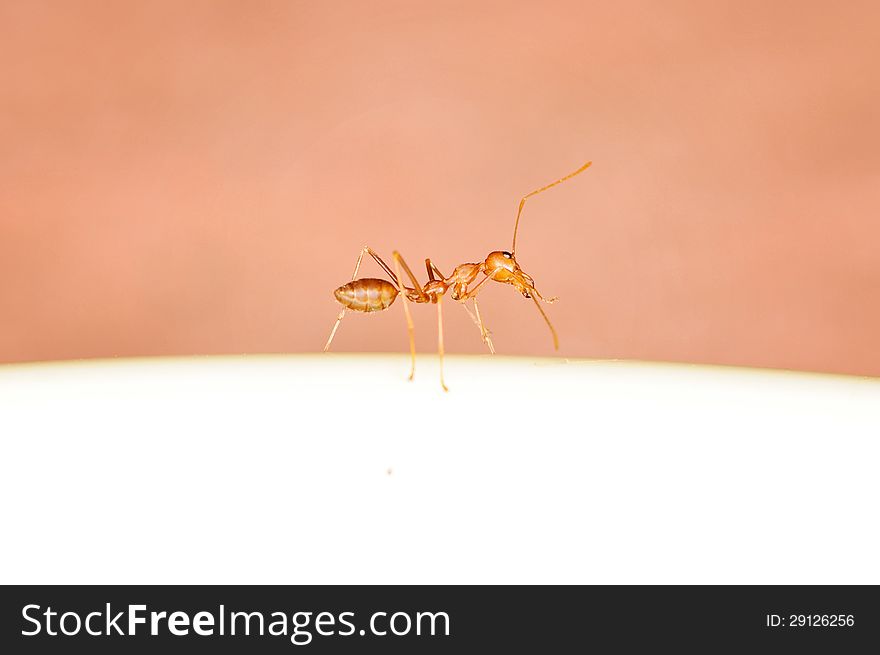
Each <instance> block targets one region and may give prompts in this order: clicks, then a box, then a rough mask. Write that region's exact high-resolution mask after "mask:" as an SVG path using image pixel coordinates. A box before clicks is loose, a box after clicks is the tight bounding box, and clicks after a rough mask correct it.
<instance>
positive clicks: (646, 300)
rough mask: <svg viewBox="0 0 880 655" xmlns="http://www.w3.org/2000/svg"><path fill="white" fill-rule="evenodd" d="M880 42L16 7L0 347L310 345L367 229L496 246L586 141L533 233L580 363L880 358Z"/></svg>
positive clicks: (723, 6) (587, 7)
mask: <svg viewBox="0 0 880 655" xmlns="http://www.w3.org/2000/svg"><path fill="white" fill-rule="evenodd" d="M878 62H880V4H877V3H874V2H844V3H827V2H772V3H767V2H758V1H746V2H737V3H704V2H697V1H687V2H686V1H679V2H653V1H649V0H645V1H633V2H626V1H624V2H614V3H607V2H603V3H600V2H552V1H547V0H544V1H541V2H435V3H428V2H387V1H383V2H365V1H364V2H336V3H318V2H244V1H240V2H228V1H227V2H219V1H210V2H208V1H204V2H185V3H180V2H170V1H161V2H150V3H137V2H111V1H93V2H84V1H77V2H36V1H33V0H30V1H13V0H5V1H4V2H2V3H0V83H2V96H0V98H2V102H0V147H2V156H0V316H2V324H0V361H5V362H13V361H27V360H47V359H61V358H78V357H99V356H100V357H103V356H121V355H158V354H194V353H204V354H208V353H243V352H247V353H256V352H318V351H320V349H321V347H322V346H323V344H324V341H325V339H326V337H327V335H328V333H329V330H330V327H331V326H332V323H333V320H334V319H335V316H336V313H337V311H338V306H337V305H336V304H335V301H334V300H333V297H332V291H333V289H334V288H335V287H337V286H339V285H341V284H343V283H345V282H347V281H348V279H349V277H350V275H351V270H352V267H353V265H354V260H355V258H356V256H357V253H358V251H359V249H360V248H361V246H363V245H364V244H368V245H370V246H372V247H373V248H374V249H376V250H378V251H379V252H380V253H381V254H382V255H383V256H386V257H387V258H389V261H390V255H391V251H392V250H393V249H395V248H396V249H398V250H400V251H401V252H402V253H403V255H404V256H405V257H406V258H407V259H408V261H409V263H410V265H411V266H412V267H413V269H414V270H415V271H416V272H417V273H418V274H419V275H420V276H424V265H423V260H424V258H425V257H431V258H432V259H433V260H434V261H435V263H437V265H438V266H439V267H440V268H441V269H442V270H444V272H449V271H451V269H452V268H453V267H454V266H455V265H456V264H459V263H463V262H473V261H480V260H481V259H482V258H484V257H485V255H486V254H487V253H488V252H489V251H490V250H495V249H509V247H510V239H511V232H512V228H513V218H514V213H515V209H516V204H517V202H518V200H519V198H520V196H522V195H523V194H524V193H526V192H528V191H531V190H532V189H534V188H536V187H538V186H540V185H542V184H545V183H546V182H549V181H551V180H553V179H555V178H556V177H559V176H560V175H563V174H565V173H567V172H569V171H570V170H573V169H574V168H576V167H577V166H578V165H580V164H581V163H583V162H584V161H586V160H593V162H594V164H593V167H592V168H591V169H589V170H588V171H587V172H585V173H584V174H582V175H580V176H579V177H577V178H575V179H574V180H572V181H571V182H568V183H566V184H564V185H562V186H560V187H557V188H556V189H554V190H552V191H549V192H547V193H545V194H542V195H540V196H538V197H536V198H534V199H532V200H530V201H529V202H528V203H527V205H526V210H525V214H524V218H523V223H522V225H521V228H520V234H519V243H518V249H517V258H518V260H519V261H520V263H521V264H522V266H523V268H524V269H525V270H526V272H528V273H529V274H531V275H532V276H533V277H534V278H535V281H536V284H537V286H538V289H539V290H541V291H542V292H543V293H544V294H546V295H558V296H560V301H559V302H558V303H557V304H555V305H553V306H549V307H548V311H549V314H550V317H551V318H552V320H553V321H554V323H555V325H556V328H557V330H558V331H559V335H560V341H561V349H560V354H561V355H564V356H570V357H575V356H577V357H600V358H609V357H611V358H640V359H652V360H677V361H688V362H710V363H723V364H741V365H753V366H767V367H782V368H795V369H806V370H817V371H833V372H844V373H855V374H869V375H880V348H878V347H877V342H878V338H880V301H878V297H880V296H878V292H880V212H878V210H880V121H878V118H877V114H878V106H880V65H878ZM380 273H381V271H380V270H379V269H378V267H376V266H375V265H374V264H372V262H365V264H364V268H363V269H362V274H363V276H365V277H375V276H378V275H379V274H380ZM480 298H481V305H480V306H481V309H482V310H483V312H484V315H485V319H486V322H487V324H488V326H489V328H490V329H491V330H492V332H493V335H494V339H495V344H496V347H497V349H498V351H499V353H501V354H534V355H549V354H552V353H553V349H552V343H551V339H550V335H549V333H548V332H547V329H546V327H545V325H544V324H543V322H542V320H541V317H540V316H539V315H538V313H537V311H536V310H535V308H534V307H533V306H532V304H531V302H530V301H528V300H525V299H523V298H522V297H521V296H519V295H518V294H517V293H516V292H515V291H514V290H513V289H512V288H511V287H505V286H501V285H491V286H490V287H489V288H487V289H486V290H485V291H484V292H483V293H482V294H481V296H480ZM399 304H400V303H399V302H398V303H396V304H395V305H394V306H393V307H392V308H391V309H390V310H389V311H387V312H384V313H382V314H380V315H374V316H363V315H352V314H349V315H348V316H347V317H346V319H345V321H344V322H343V324H342V326H341V328H340V330H339V333H338V335H337V337H336V340H335V342H334V349H335V350H337V351H385V350H388V351H405V350H406V349H407V341H406V330H405V323H404V318H403V312H402V309H401V307H400V306H399ZM445 309H446V311H445V312H444V314H445V317H446V331H447V339H446V344H447V351H448V352H460V353H479V352H484V346H483V345H482V344H481V343H480V340H479V335H478V333H477V331H476V328H475V327H474V326H473V324H472V323H471V322H470V319H469V318H468V317H467V314H466V313H465V312H464V310H463V309H461V308H460V307H457V306H455V304H454V303H451V302H448V303H446V305H445ZM414 311H415V318H416V329H417V332H416V336H417V343H418V347H419V349H420V350H421V351H423V352H424V351H428V352H433V350H434V348H435V343H436V315H435V312H434V308H433V307H426V306H420V307H416V308H415V309H414Z"/></svg>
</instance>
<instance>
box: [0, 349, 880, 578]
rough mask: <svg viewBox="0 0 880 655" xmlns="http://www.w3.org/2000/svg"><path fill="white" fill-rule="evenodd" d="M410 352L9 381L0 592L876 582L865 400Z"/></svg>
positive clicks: (143, 365)
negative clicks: (2, 588)
mask: <svg viewBox="0 0 880 655" xmlns="http://www.w3.org/2000/svg"><path fill="white" fill-rule="evenodd" d="M407 372H408V357H407V356H403V355H384V356H367V355H314V356H312V355H295V356H242V357H209V358H180V359H140V360H139V359H131V360H114V361H90V362H72V363H59V364H36V365H13V366H2V367H0V435H2V448H3V457H2V462H3V463H2V477H0V494H2V524H3V526H4V538H3V541H2V555H3V557H2V565H0V566H2V568H0V582H3V583H62V582H82V583H161V582H168V583H200V582H201V583H350V582H379V583H431V582H437V583H447V582H467V583H485V582H500V583H513V582H527V583H531V582H585V583H636V582H638V583H655V582H668V583H703V582H716V583H865V582H871V583H875V584H876V583H878V582H880V564H878V558H877V553H878V552H880V535H878V526H877V523H878V522H877V514H878V507H877V500H878V498H880V477H878V474H877V472H878V461H880V457H878V456H880V446H878V439H880V382H878V380H875V379H860V378H847V377H839V376H823V375H813V374H796V373H785V372H771V371H759V370H747V369H734V368H716V367H701V366H686V365H665V364H644V363H637V362H612V361H604V362H597V361H566V360H554V359H536V360H531V359H519V358H502V357H494V358H491V357H488V356H486V357H460V356H452V357H449V358H448V359H447V367H446V372H447V383H448V384H449V386H450V389H451V391H450V392H449V393H443V392H442V391H441V390H440V388H439V383H438V380H437V375H436V373H437V371H436V357H432V356H420V358H419V360H418V363H417V369H416V380H415V382H413V383H408V382H407V381H406V379H405V377H406V374H407Z"/></svg>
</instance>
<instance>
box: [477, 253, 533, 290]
mask: <svg viewBox="0 0 880 655" xmlns="http://www.w3.org/2000/svg"><path fill="white" fill-rule="evenodd" d="M482 269H483V273H485V274H486V275H487V276H489V277H490V278H491V279H493V280H494V281H495V282H501V283H502V284H512V285H513V286H514V287H515V288H516V290H517V291H519V292H520V293H521V294H522V295H523V296H525V297H526V298H531V297H532V296H531V293H532V292H533V291H534V290H535V281H534V280H533V279H532V278H531V277H530V276H528V275H526V274H525V273H524V272H523V270H522V269H521V268H520V266H519V264H517V263H516V259H515V258H514V256H513V253H510V252H507V251H506V250H496V251H494V252H490V253H489V254H488V255H487V256H486V261H485V262H483V265H482Z"/></svg>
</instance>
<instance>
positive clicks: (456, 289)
mask: <svg viewBox="0 0 880 655" xmlns="http://www.w3.org/2000/svg"><path fill="white" fill-rule="evenodd" d="M482 267H483V265H482V264H460V265H458V266H456V267H455V270H454V271H452V275H450V276H449V278H448V279H447V280H446V282H447V284H449V285H450V286H451V287H452V299H453V300H461V298H462V297H463V296H464V295H465V294H466V293H467V288H468V286H470V284H471V283H472V282H473V281H474V280H476V279H477V276H478V275H479V274H480V270H481V269H482Z"/></svg>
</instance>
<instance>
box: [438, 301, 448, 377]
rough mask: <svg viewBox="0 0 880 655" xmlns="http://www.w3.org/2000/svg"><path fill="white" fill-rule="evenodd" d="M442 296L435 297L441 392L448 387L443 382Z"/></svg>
mask: <svg viewBox="0 0 880 655" xmlns="http://www.w3.org/2000/svg"><path fill="white" fill-rule="evenodd" d="M442 306H443V296H437V352H438V353H439V354H440V386H441V387H443V391H449V387H447V386H446V383H445V382H444V381H443V310H442Z"/></svg>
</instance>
